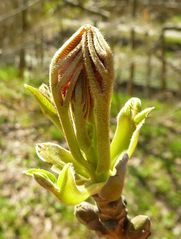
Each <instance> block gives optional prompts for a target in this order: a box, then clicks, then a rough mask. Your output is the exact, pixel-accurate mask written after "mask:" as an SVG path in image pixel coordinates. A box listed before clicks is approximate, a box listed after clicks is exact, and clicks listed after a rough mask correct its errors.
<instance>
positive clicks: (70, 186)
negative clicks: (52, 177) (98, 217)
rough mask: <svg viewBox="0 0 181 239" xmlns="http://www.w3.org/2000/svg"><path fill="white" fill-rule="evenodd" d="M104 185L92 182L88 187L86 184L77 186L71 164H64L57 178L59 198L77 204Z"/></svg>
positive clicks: (67, 202)
mask: <svg viewBox="0 0 181 239" xmlns="http://www.w3.org/2000/svg"><path fill="white" fill-rule="evenodd" d="M102 186H103V184H102V183H98V184H92V185H89V186H87V187H86V186H84V185H83V186H77V185H76V181H75V176H74V171H73V168H72V165H71V164H66V165H65V166H64V168H63V170H62V171H61V173H60V174H59V177H58V180H57V187H58V189H59V198H60V200H61V201H62V202H64V203H66V204H69V205H76V204H79V203H81V202H82V201H85V200H86V199H87V198H88V197H90V196H91V195H93V194H96V193H97V192H98V191H99V190H100V188H101V187H102Z"/></svg>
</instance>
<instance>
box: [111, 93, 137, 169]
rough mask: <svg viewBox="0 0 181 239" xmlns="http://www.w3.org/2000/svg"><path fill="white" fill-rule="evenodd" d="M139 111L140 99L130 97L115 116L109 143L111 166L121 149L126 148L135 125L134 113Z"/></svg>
mask: <svg viewBox="0 0 181 239" xmlns="http://www.w3.org/2000/svg"><path fill="white" fill-rule="evenodd" d="M140 111H141V101H140V99H138V98H135V97H133V98H131V99H130V100H128V101H127V102H126V104H125V105H124V106H123V108H122V109H121V111H120V112H119V114H118V116H117V128H116V132H115V135H114V137H113V140H112V143H111V159H112V166H113V165H114V164H115V162H116V160H117V158H118V157H119V155H120V154H121V153H123V151H125V150H127V148H128V147H129V143H130V140H131V137H132V134H133V132H134V130H135V129H136V125H135V122H134V120H133V119H134V117H135V115H136V114H137V113H138V112H140Z"/></svg>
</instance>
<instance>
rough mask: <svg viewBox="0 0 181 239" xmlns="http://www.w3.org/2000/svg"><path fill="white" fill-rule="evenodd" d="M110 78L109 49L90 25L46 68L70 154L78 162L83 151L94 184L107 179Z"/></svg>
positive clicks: (110, 55) (58, 53)
mask: <svg viewBox="0 0 181 239" xmlns="http://www.w3.org/2000/svg"><path fill="white" fill-rule="evenodd" d="M113 75H114V74H113V57H112V53H111V50H110V48H109V46H108V45H107V43H106V41H105V40H104V38H103V36H102V35H101V33H100V32H99V30H98V29H97V28H96V27H93V26H91V25H85V26H83V27H81V28H80V29H79V30H78V31H77V32H76V33H75V34H73V36H72V37H71V38H70V39H69V40H68V41H67V42H66V43H65V44H64V45H63V46H62V47H61V48H60V49H59V50H58V51H57V52H56V54H55V55H54V57H53V59H52V62H51V65H50V88H51V91H52V95H53V99H54V102H55V105H56V108H57V111H58V114H59V118H60V121H61V124H62V127H63V130H64V133H65V136H66V139H67V142H68V144H69V148H70V151H71V152H72V155H73V156H74V157H75V158H76V159H77V160H79V161H80V162H81V163H84V161H85V160H83V156H81V152H80V150H78V148H80V149H81V151H83V152H84V155H85V157H86V160H87V161H88V162H90V163H91V164H93V167H94V171H95V172H96V173H95V174H96V176H95V177H96V180H98V181H104V180H105V179H106V178H107V177H108V174H109V168H110V145H109V113H110V112H109V111H110V101H111V95H112V85H113V77H114V76H113ZM72 122H74V128H73V127H72ZM87 167H88V166H87Z"/></svg>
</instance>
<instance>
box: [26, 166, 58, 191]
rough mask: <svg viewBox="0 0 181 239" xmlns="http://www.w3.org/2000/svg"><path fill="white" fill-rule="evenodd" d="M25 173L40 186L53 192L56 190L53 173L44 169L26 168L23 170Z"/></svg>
mask: <svg viewBox="0 0 181 239" xmlns="http://www.w3.org/2000/svg"><path fill="white" fill-rule="evenodd" d="M25 174H26V175H29V176H32V177H33V178H34V179H35V180H36V181H37V182H38V183H39V184H40V185H41V186H42V187H44V188H45V189H47V190H49V191H51V192H53V193H54V192H55V191H56V187H55V186H56V181H57V179H56V177H55V175H54V174H52V173H50V172H49V171H46V170H44V169H36V168H35V169H28V170H27V171H26V172H25Z"/></svg>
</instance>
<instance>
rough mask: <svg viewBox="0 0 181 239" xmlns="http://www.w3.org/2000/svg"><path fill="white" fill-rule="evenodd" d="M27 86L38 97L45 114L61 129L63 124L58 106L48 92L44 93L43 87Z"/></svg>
mask: <svg viewBox="0 0 181 239" xmlns="http://www.w3.org/2000/svg"><path fill="white" fill-rule="evenodd" d="M25 88H26V89H28V90H29V91H30V92H31V93H32V95H33V96H34V97H35V98H36V100H37V101H38V103H39V105H40V107H41V110H42V111H43V113H44V114H45V116H47V117H48V118H49V119H50V120H51V121H52V122H53V123H54V124H55V125H56V126H57V128H58V129H60V130H61V124H60V121H59V118H58V115H57V111H56V108H55V106H54V105H53V104H52V102H51V100H50V99H49V98H48V96H47V94H43V93H42V90H41V89H37V88H35V87H32V86H30V85H26V84H25Z"/></svg>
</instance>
